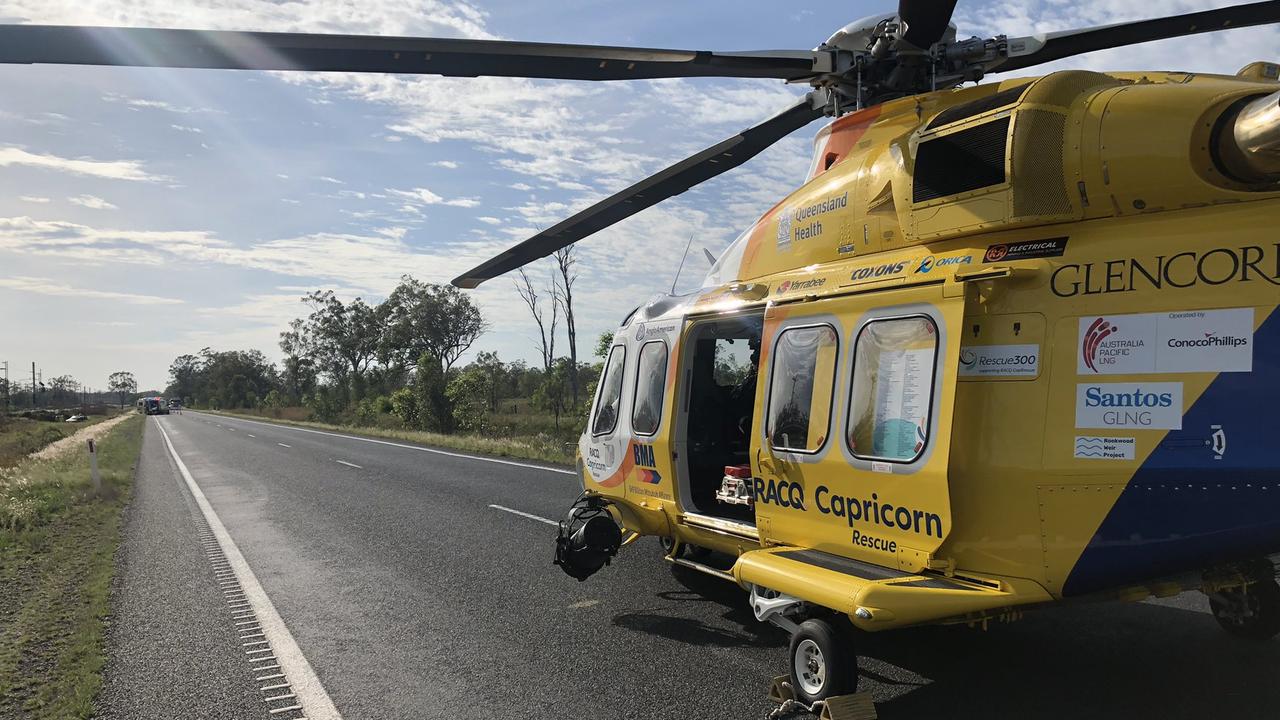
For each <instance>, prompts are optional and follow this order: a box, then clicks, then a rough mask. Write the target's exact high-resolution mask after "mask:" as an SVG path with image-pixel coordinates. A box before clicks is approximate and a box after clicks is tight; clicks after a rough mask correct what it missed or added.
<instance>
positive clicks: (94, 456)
mask: <svg viewBox="0 0 1280 720" xmlns="http://www.w3.org/2000/svg"><path fill="white" fill-rule="evenodd" d="M89 476H90V477H92V478H93V495H94V497H100V496H101V495H102V476H101V475H99V474H98V447H97V445H95V444H94V442H93V438H89Z"/></svg>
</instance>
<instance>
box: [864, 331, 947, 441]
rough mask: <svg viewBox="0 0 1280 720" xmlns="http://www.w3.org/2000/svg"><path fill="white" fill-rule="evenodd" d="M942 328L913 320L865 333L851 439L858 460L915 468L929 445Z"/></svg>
mask: <svg viewBox="0 0 1280 720" xmlns="http://www.w3.org/2000/svg"><path fill="white" fill-rule="evenodd" d="M937 359H938V326H937V325H935V324H934V322H933V319H932V318H928V317H924V316H912V317H903V318H893V319H889V320H876V321H873V322H869V323H867V324H866V325H864V326H863V327H862V330H861V331H860V332H859V333H858V339H857V340H856V341H855V342H854V346H853V382H852V383H851V387H852V389H851V391H850V401H849V425H848V427H847V428H846V429H845V435H846V437H847V438H848V441H849V449H850V450H851V451H852V452H853V454H854V456H856V457H859V458H862V459H865V460H887V461H890V462H901V463H911V462H915V461H916V460H917V459H919V457H920V456H921V455H922V454H923V453H924V450H925V448H926V447H927V446H928V444H929V423H930V415H931V414H932V408H933V376H934V368H935V365H936V363H937Z"/></svg>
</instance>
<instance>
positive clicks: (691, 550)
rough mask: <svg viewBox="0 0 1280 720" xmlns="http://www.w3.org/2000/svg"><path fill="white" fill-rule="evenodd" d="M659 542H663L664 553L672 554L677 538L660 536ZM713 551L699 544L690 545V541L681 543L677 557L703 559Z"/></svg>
mask: <svg viewBox="0 0 1280 720" xmlns="http://www.w3.org/2000/svg"><path fill="white" fill-rule="evenodd" d="M658 540H659V542H661V543H662V553H663V554H664V555H670V554H671V546H672V545H673V544H674V543H675V540H673V539H672V538H669V537H666V536H659V537H658ZM710 554H711V551H710V550H708V549H707V548H704V547H700V546H698V545H690V544H689V543H680V554H679V555H678V556H677V557H682V558H688V559H690V560H701V559H703V558H705V557H706V556H708V555H710Z"/></svg>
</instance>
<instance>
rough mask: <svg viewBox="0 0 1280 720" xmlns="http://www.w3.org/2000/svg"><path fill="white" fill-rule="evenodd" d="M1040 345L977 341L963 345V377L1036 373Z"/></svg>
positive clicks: (961, 368) (961, 371)
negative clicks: (981, 343) (990, 343)
mask: <svg viewBox="0 0 1280 720" xmlns="http://www.w3.org/2000/svg"><path fill="white" fill-rule="evenodd" d="M1039 374H1040V346H1039V345H1034V344H1032V345H973V346H969V347H962V348H960V376H961V377H1036V376H1037V375H1039Z"/></svg>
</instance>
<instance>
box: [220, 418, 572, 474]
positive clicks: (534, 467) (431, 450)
mask: <svg viewBox="0 0 1280 720" xmlns="http://www.w3.org/2000/svg"><path fill="white" fill-rule="evenodd" d="M235 419H236V420H238V421H240V422H245V423H253V424H254V425H266V426H267V427H273V428H276V429H277V430H292V431H294V432H304V433H312V434H314V435H328V436H329V437H337V438H345V439H347V440H359V441H360V442H367V443H373V444H375V445H390V446H391V447H398V448H404V449H405V450H417V451H418V452H429V453H435V454H436V455H448V456H449V457H456V458H462V459H464V460H479V461H481V462H489V463H498V464H499V465H514V466H516V467H522V468H529V469H531V470H545V471H547V472H553V473H560V474H561V475H577V474H578V473H577V472H576V471H573V470H565V469H564V468H556V467H547V466H546V465H534V464H532V463H522V462H516V461H515V460H499V459H498V458H491V457H481V456H479V455H468V454H466V453H456V452H449V451H447V450H436V449H435V448H427V447H421V446H418V445H405V444H404V443H398V442H390V441H388V440H374V439H373V438H366V437H359V436H356V435H343V434H342V433H335V432H325V431H323V430H312V429H310V428H301V427H294V426H292V425H281V424H279V423H267V422H262V421H260V420H246V419H244V418H235Z"/></svg>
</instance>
